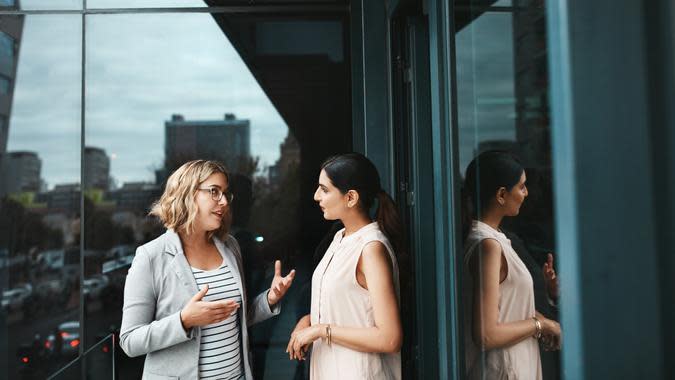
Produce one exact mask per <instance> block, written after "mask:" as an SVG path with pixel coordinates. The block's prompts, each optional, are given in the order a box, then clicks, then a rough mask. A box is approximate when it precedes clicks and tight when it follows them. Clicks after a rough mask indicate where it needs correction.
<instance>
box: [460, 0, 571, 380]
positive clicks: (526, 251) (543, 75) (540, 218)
mask: <svg viewBox="0 0 675 380" xmlns="http://www.w3.org/2000/svg"><path fill="white" fill-rule="evenodd" d="M504 3H505V2H501V1H500V2H497V3H495V4H494V5H492V6H486V5H485V4H484V2H480V1H475V2H467V3H466V4H462V3H461V2H460V3H457V4H456V5H455V25H456V32H455V54H456V60H457V61H456V62H457V63H456V69H457V71H456V75H457V124H458V150H459V152H458V153H459V161H458V164H459V168H458V172H459V173H460V174H461V175H462V178H463V183H462V186H461V188H458V189H457V191H458V192H460V193H461V192H464V194H463V195H464V196H466V197H467V198H466V199H468V194H467V193H470V192H471V191H469V189H471V188H474V187H475V188H476V189H475V194H481V193H482V192H484V191H486V190H485V189H482V188H481V187H484V186H490V183H491V181H490V180H480V181H479V180H478V178H481V177H480V174H476V176H471V177H470V178H471V179H473V180H474V181H476V182H475V183H471V184H470V183H466V181H469V180H471V179H468V178H469V177H467V176H466V173H467V167H468V166H469V163H470V162H471V161H474V160H475V163H474V164H475V169H476V173H480V172H481V171H487V170H492V169H493V168H492V167H491V165H492V163H491V162H488V161H486V160H488V158H485V159H484V161H485V162H483V161H481V159H480V157H487V156H479V155H480V154H481V153H484V152H490V151H502V152H508V153H509V154H512V155H513V156H515V157H516V158H517V159H518V160H519V161H520V163H521V165H522V167H523V168H524V173H525V176H526V180H525V182H524V186H525V188H526V189H527V196H526V197H525V199H524V201H523V203H522V206H521V207H520V210H519V212H518V213H517V215H513V213H511V215H510V216H507V217H506V218H504V219H503V220H502V221H501V223H500V224H499V230H500V232H503V234H504V235H505V236H506V238H507V239H508V240H509V241H510V245H511V247H512V248H513V251H514V252H515V253H516V254H517V258H516V259H515V261H516V262H515V263H509V264H507V265H504V263H502V268H506V267H508V266H509V265H516V264H518V263H523V264H524V265H525V267H526V268H527V274H526V275H525V276H524V277H525V278H526V277H527V275H529V277H531V279H532V284H533V287H532V288H530V292H532V291H534V293H533V294H534V304H535V305H534V306H535V310H536V311H537V312H539V313H541V315H543V316H544V317H546V318H548V319H551V320H554V321H558V320H559V316H558V285H557V282H556V281H552V282H549V281H547V280H546V276H545V270H544V265H545V263H547V261H548V260H549V255H551V258H550V260H552V262H553V263H554V264H553V269H554V270H555V269H556V268H557V266H556V265H555V263H556V262H557V255H555V246H556V242H555V234H554V230H555V228H554V227H555V226H554V220H555V215H554V212H553V199H554V196H553V177H552V173H553V171H552V162H551V144H550V128H551V126H550V117H549V100H548V99H549V98H548V93H549V86H548V75H549V73H548V65H547V54H546V53H547V39H546V17H545V8H544V4H543V2H539V1H514V2H513V3H512V4H504ZM507 5H508V6H507ZM502 175H503V174H502ZM518 176H519V175H518ZM517 179H518V178H515V179H514V180H515V182H513V183H512V185H514V186H515V185H517V184H516V182H517ZM500 186H501V184H500ZM507 187H508V186H507ZM495 190H496V188H495ZM507 190H511V189H507ZM481 200H482V197H481ZM464 202H466V203H472V202H471V201H470V200H465V201H464ZM463 206H464V207H465V208H466V209H472V208H473V209H474V212H466V213H465V214H471V215H463V218H464V217H471V218H476V219H477V220H480V219H482V217H481V216H479V215H477V214H480V213H481V212H479V211H482V212H485V213H488V209H490V207H491V205H489V204H479V205H477V207H476V205H474V204H471V205H463ZM463 223H464V224H467V223H468V221H467V220H463ZM462 228H463V231H464V230H465V229H467V232H466V233H468V229H469V226H464V225H463V226H462ZM463 238H464V239H466V237H463ZM470 244H471V243H470V242H468V241H465V242H464V248H465V249H466V250H467V251H465V253H464V255H467V256H465V257H474V256H476V255H479V254H480V253H479V252H482V250H481V249H480V248H475V250H476V251H478V252H474V251H473V250H470V248H471V245H470ZM468 255H472V256H468ZM503 258H504V259H506V256H503ZM464 260H465V259H464V258H463V262H464ZM474 260H479V262H482V261H481V260H480V259H474ZM507 261H509V260H507ZM470 267H471V266H466V265H465V266H463V267H462V273H461V276H458V278H464V279H467V281H466V282H464V283H463V284H459V287H460V291H461V292H462V294H465V293H466V292H473V294H471V295H468V296H467V297H466V299H473V302H474V303H475V302H477V301H476V299H484V294H481V293H482V290H477V291H475V289H474V288H475V286H473V285H475V284H477V283H476V282H474V283H473V284H472V282H473V281H480V279H481V278H482V277H483V276H484V275H485V274H484V272H482V270H483V269H481V268H482V267H481V268H479V269H476V272H474V271H472V270H471V269H470ZM514 269H515V268H513V269H508V268H507V269H506V271H507V272H508V271H514V272H515V270H514ZM503 270H504V269H503ZM469 279H471V281H469ZM501 281H504V282H503V283H501V285H500V291H503V292H506V290H502V286H503V287H509V286H511V285H509V284H510V283H511V280H510V279H503V280H501ZM513 281H515V280H513ZM562 281H564V279H562ZM481 286H483V285H481ZM463 287H465V288H463ZM466 288H471V289H473V290H469V289H466ZM481 289H482V288H481ZM503 302H504V301H503ZM474 307H475V306H474V305H473V304H466V303H465V304H464V305H463V308H464V310H463V313H464V314H465V316H466V319H465V324H464V327H463V330H464V332H465V334H466V335H467V336H468V335H469V334H471V333H472V331H473V326H474V325H475V324H476V323H487V322H486V318H488V317H487V316H486V315H485V313H477V311H476V309H474ZM484 307H487V306H484ZM501 307H502V309H506V308H507V307H511V306H507V305H505V304H502V305H501ZM533 316H534V312H533V313H532V315H530V316H523V318H520V319H523V320H525V319H530V318H531V317H533ZM500 318H505V316H502V315H501V314H500ZM511 318H514V317H513V316H511ZM516 319H517V318H516ZM500 321H501V319H500ZM530 322H532V321H530ZM532 324H533V323H532ZM530 327H531V326H530ZM474 339H475V338H474ZM472 344H473V343H467V345H468V346H471V345H472ZM468 346H467V347H464V348H465V351H469V350H470V349H471V347H468ZM508 347H509V346H508V345H507V346H506V348H502V347H500V348H499V349H507V350H508ZM542 347H543V346H542ZM540 351H541V353H540V356H541V362H542V365H541V367H542V372H543V378H544V379H558V378H560V360H559V355H558V351H548V350H544V349H541V350H540ZM472 360H473V359H472V358H470V354H468V353H467V362H466V366H467V369H466V371H467V373H469V372H471V371H472V370H473V371H476V369H475V368H474V369H472V368H470V367H472V366H475V364H474V363H472ZM482 360H483V363H486V361H487V360H488V359H487V357H483V358H482ZM485 365H488V364H485ZM483 371H487V369H485V368H484V369H483Z"/></svg>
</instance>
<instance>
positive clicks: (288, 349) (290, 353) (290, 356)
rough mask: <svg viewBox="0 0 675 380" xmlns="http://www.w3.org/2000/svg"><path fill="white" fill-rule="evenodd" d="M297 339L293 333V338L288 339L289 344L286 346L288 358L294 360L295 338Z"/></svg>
mask: <svg viewBox="0 0 675 380" xmlns="http://www.w3.org/2000/svg"><path fill="white" fill-rule="evenodd" d="M294 339H295V336H294V335H291V339H289V340H288V345H287V346H286V353H288V360H293V352H292V349H293V340H294Z"/></svg>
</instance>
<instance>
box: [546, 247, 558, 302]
mask: <svg viewBox="0 0 675 380" xmlns="http://www.w3.org/2000/svg"><path fill="white" fill-rule="evenodd" d="M543 271H544V280H545V282H546V290H547V291H548V295H549V296H550V297H551V298H553V299H558V276H556V274H555V269H554V268H553V254H552V253H549V254H548V260H547V261H546V262H545V263H544V267H543Z"/></svg>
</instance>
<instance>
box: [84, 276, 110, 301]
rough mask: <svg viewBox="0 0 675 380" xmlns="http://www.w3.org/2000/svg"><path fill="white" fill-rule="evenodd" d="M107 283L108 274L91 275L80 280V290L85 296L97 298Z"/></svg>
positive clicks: (108, 281)
mask: <svg viewBox="0 0 675 380" xmlns="http://www.w3.org/2000/svg"><path fill="white" fill-rule="evenodd" d="M109 283H110V280H108V276H106V275H103V274H97V275H93V276H91V277H88V278H85V279H84V281H82V292H83V293H84V296H85V297H90V298H98V297H100V296H101V292H102V291H103V290H104V289H105V288H106V287H107V286H108V284H109Z"/></svg>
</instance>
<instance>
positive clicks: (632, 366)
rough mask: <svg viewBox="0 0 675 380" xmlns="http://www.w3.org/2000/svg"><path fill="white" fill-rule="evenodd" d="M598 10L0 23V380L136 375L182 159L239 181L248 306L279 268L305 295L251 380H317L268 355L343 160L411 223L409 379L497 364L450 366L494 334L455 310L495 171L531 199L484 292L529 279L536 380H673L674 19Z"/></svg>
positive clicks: (339, 9) (517, 8)
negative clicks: (364, 170) (151, 265)
mask: <svg viewBox="0 0 675 380" xmlns="http://www.w3.org/2000/svg"><path fill="white" fill-rule="evenodd" d="M601 3H602V2H587V1H583V0H571V1H556V0H547V1H543V0H497V1H495V0H490V1H484V0H454V1H445V0H427V1H391V2H376V1H370V0H350V1H342V0H310V1H300V0H298V1H295V0H290V1H276V0H263V1H255V2H252V1H246V0H242V1H229V0H227V1H226V0H222V1H220V0H213V1H210V0H86V1H83V0H21V1H19V0H11V1H8V0H5V1H2V0H0V11H1V13H2V14H0V288H1V289H2V309H1V310H0V380H1V379H42V378H48V377H50V376H52V378H54V379H77V378H82V379H84V378H95V379H98V378H107V377H108V376H110V377H113V373H114V378H120V379H128V378H139V377H140V376H141V373H142V372H141V371H142V369H143V363H144V357H136V358H130V357H128V356H127V355H126V354H125V353H124V352H122V350H121V349H120V347H119V343H118V340H119V333H120V331H119V330H120V323H121V316H122V303H123V290H124V285H125V281H126V277H127V272H128V270H129V268H130V265H131V262H132V260H133V259H134V257H135V253H136V248H137V247H138V246H140V245H142V244H144V243H146V242H148V241H150V240H152V239H154V238H156V237H157V236H159V235H160V234H161V233H163V231H164V228H163V226H162V225H161V224H160V223H159V221H158V220H157V219H156V218H154V217H151V216H149V215H148V211H149V208H150V207H151V205H152V204H153V202H155V201H156V200H157V199H158V198H159V196H160V195H161V194H162V191H163V188H164V185H165V183H166V180H167V178H168V176H169V175H170V174H171V172H172V171H173V170H175V169H176V168H177V167H179V166H180V165H181V164H182V163H184V162H186V161H188V160H192V159H195V158H208V159H216V160H219V161H222V162H223V163H225V165H226V166H227V167H228V169H229V171H230V173H231V175H230V183H229V186H230V188H231V190H232V192H233V193H234V201H233V203H232V205H231V210H232V215H231V220H230V221H229V222H230V223H231V228H230V230H231V232H232V234H233V235H234V236H235V237H236V239H237V240H238V242H239V244H240V246H241V248H242V252H243V255H244V257H245V259H244V273H245V279H246V284H245V286H246V290H247V293H248V295H249V298H250V297H252V296H254V295H257V294H258V293H260V292H262V291H264V290H266V289H267V288H268V287H269V285H270V281H271V279H272V277H273V274H274V261H275V260H281V261H282V263H283V267H284V269H283V271H284V272H287V271H288V270H290V269H291V268H295V269H296V271H297V276H296V278H295V281H294V284H293V286H292V288H291V290H290V291H289V293H288V294H287V295H286V297H285V299H284V300H283V303H282V312H281V314H280V315H279V316H277V317H275V318H272V319H270V320H267V321H265V322H263V323H260V324H257V325H254V326H251V327H250V329H249V336H250V340H251V342H250V343H251V351H252V362H253V367H252V370H253V377H254V378H255V379H294V380H300V379H309V368H308V367H309V366H308V362H307V361H300V362H297V361H290V360H288V356H287V355H288V354H287V353H286V352H285V349H286V345H287V343H288V339H289V335H290V333H291V331H292V330H293V328H294V326H295V324H296V323H297V321H298V318H300V317H301V316H303V315H306V314H307V313H308V312H309V300H310V290H311V276H312V273H313V270H314V267H315V266H316V264H317V263H318V261H319V260H320V259H321V255H322V254H323V253H324V251H325V248H326V247H325V245H322V243H325V242H326V237H327V236H328V237H330V236H332V235H331V232H330V231H331V228H332V227H333V226H332V225H331V223H329V222H327V221H325V220H324V219H323V218H322V216H321V213H320V212H319V210H318V209H317V206H316V203H315V202H314V201H313V199H312V194H313V192H314V190H315V188H316V183H317V179H318V172H319V168H320V164H321V162H322V161H323V160H324V159H325V158H327V157H328V156H330V155H332V154H335V153H341V152H347V151H350V150H352V149H353V150H357V151H360V152H363V153H365V154H366V155H367V156H368V157H369V158H370V159H371V160H373V162H374V163H375V164H376V166H377V167H378V170H379V172H380V175H381V176H382V187H383V188H384V189H386V190H387V191H388V192H389V193H390V194H392V195H393V197H394V199H395V201H396V203H397V206H398V209H399V211H400V213H401V215H402V217H403V221H404V224H405V231H406V240H407V243H408V244H407V248H408V252H405V256H404V257H405V261H402V262H401V263H400V276H401V279H402V280H403V281H404V283H405V284H406V286H405V287H404V289H401V302H400V305H399V307H400V310H401V321H402V324H403V329H404V343H403V347H402V351H401V359H402V367H403V368H402V373H403V379H425V380H426V379H453V380H455V379H456V380H462V379H470V378H472V375H473V374H475V373H477V372H483V373H489V370H490V367H489V366H490V365H491V364H494V363H492V362H490V360H491V358H490V357H489V354H488V353H486V352H487V351H488V350H479V352H478V353H477V354H476V355H477V356H475V357H474V359H475V358H478V359H477V360H474V361H471V360H467V355H469V356H470V355H471V352H472V351H471V350H472V349H473V348H475V346H477V345H478V346H479V345H481V344H484V343H485V341H479V340H477V339H476V337H475V336H474V335H473V334H474V326H476V325H478V324H481V325H483V324H484V323H485V322H486V321H488V315H487V313H486V312H485V309H484V306H485V305H486V304H481V303H474V302H473V299H470V298H465V296H466V294H467V292H466V291H467V289H470V290H471V293H470V294H472V295H473V296H474V298H479V299H482V298H483V297H484V296H485V294H486V293H485V292H484V289H481V288H478V290H477V291H474V290H475V288H474V287H472V286H474V285H476V283H475V282H472V281H475V280H476V279H478V280H479V282H480V280H483V279H484V278H485V273H484V272H482V271H483V268H484V267H483V266H482V263H481V264H479V265H478V266H477V269H476V266H472V265H471V264H470V263H467V262H466V261H467V260H465V257H466V256H465V255H466V251H467V248H468V247H469V244H467V240H465V235H464V232H465V230H464V227H465V226H467V224H466V221H467V218H466V216H467V215H469V216H471V217H473V219H478V220H482V219H481V217H482V216H484V215H485V214H481V213H482V212H484V211H485V212H487V211H486V210H488V209H489V206H490V207H491V205H490V204H488V203H487V202H482V201H479V202H474V204H472V205H475V209H474V211H476V212H475V213H474V214H467V213H466V211H467V208H466V207H464V206H466V205H467V204H468V203H466V202H465V201H466V197H465V195H466V194H467V193H466V192H467V189H468V188H469V187H470V186H469V185H473V186H474V191H475V192H476V193H480V192H481V191H483V190H486V189H488V187H487V185H485V183H483V182H481V181H475V182H472V181H471V178H467V175H466V173H467V170H468V168H469V166H470V165H469V164H470V163H471V162H472V161H474V160H475V159H476V157H477V156H479V155H480V154H481V153H485V152H494V151H498V152H508V153H509V154H512V155H513V156H515V157H517V159H518V162H519V164H520V165H521V166H522V168H523V172H524V174H525V176H522V178H521V177H519V178H518V181H521V180H523V181H524V182H523V183H520V182H518V184H516V185H514V186H513V187H511V186H510V185H508V186H503V187H504V191H506V192H510V191H511V190H513V189H515V190H514V191H516V190H517V191H520V192H521V195H523V194H524V195H523V199H524V200H523V203H522V206H520V204H519V208H518V209H517V212H510V214H509V215H506V214H505V217H504V218H503V220H500V223H499V224H498V225H496V226H495V228H493V229H494V231H492V232H493V233H495V234H498V235H495V236H500V237H501V236H503V237H504V239H505V240H504V242H503V243H504V244H505V246H508V247H509V250H508V251H509V252H511V249H512V253H513V254H514V255H515V256H513V257H511V256H510V258H509V260H512V261H507V259H506V257H505V255H504V253H503V252H504V249H503V250H502V256H500V264H499V265H500V266H499V272H498V276H499V283H498V284H500V285H501V284H502V282H505V283H507V284H506V285H508V281H509V280H510V278H509V277H508V276H509V275H510V274H509V273H515V272H514V271H515V270H516V269H517V268H516V266H518V265H520V266H519V267H518V268H520V269H522V271H521V272H520V274H521V275H522V276H523V277H522V278H521V279H523V278H525V279H526V280H527V279H528V278H529V279H531V284H526V285H527V294H528V295H527V297H530V296H531V297H530V298H531V300H532V305H531V306H532V307H533V309H532V312H534V311H536V312H539V313H540V315H538V318H541V319H542V320H543V319H544V318H546V319H547V320H550V321H551V322H552V323H553V322H556V323H557V322H560V324H561V325H562V331H563V336H564V342H565V343H564V344H563V345H562V350H560V351H558V350H552V351H548V350H547V347H546V342H545V341H541V342H538V341H531V340H530V338H529V337H525V338H524V340H526V341H529V342H534V345H533V347H534V349H533V352H537V353H538V356H539V357H540V358H541V369H542V378H543V379H544V380H556V379H563V378H564V379H571V378H573V379H595V378H621V375H622V374H624V375H626V376H628V374H630V375H631V376H630V377H631V378H633V377H637V375H636V374H641V376H643V377H645V376H646V377H645V378H671V377H672V376H669V375H670V374H673V373H675V370H673V369H672V368H671V367H672V365H670V364H669V362H668V361H667V360H665V359H664V358H668V357H669V356H668V355H669V353H672V348H670V347H669V345H668V343H670V341H669V338H668V337H670V336H673V329H672V327H671V326H670V325H669V321H671V320H672V318H670V317H672V315H673V310H672V309H673V308H672V305H673V304H674V303H673V302H670V300H671V298H672V297H671V295H670V293H668V292H665V291H663V290H662V289H661V288H663V289H668V286H669V285H668V284H672V279H671V277H672V276H670V273H672V270H673V268H672V264H673V260H672V258H671V257H670V256H668V255H667V254H668V253H669V252H670V251H669V248H671V247H672V244H669V243H668V242H669V241H672V236H671V235H672V234H670V231H671V230H672V228H670V226H672V225H673V223H672V215H675V214H674V213H672V210H673V208H672V205H673V203H672V201H671V200H670V198H672V197H671V196H670V194H671V193H672V189H673V188H674V185H673V180H674V178H675V177H674V176H673V175H672V170H669V169H670V168H672V167H673V164H672V163H673V162H674V161H673V159H672V156H673V154H672V152H674V151H675V149H673V148H674V147H675V142H673V141H672V138H671V137H672V135H673V134H672V130H675V129H673V128H670V127H671V126H672V122H673V118H672V111H671V110H670V108H668V106H669V105H670V103H672V102H670V101H669V99H672V88H675V87H673V86H670V85H669V83H671V82H672V77H673V70H675V68H674V67H673V65H672V62H673V61H674V60H675V59H673V58H672V57H675V54H672V53H673V51H675V47H674V46H673V44H672V40H673V39H672V38H671V39H668V38H665V39H664V37H663V35H664V34H667V35H668V36H672V32H673V27H672V21H673V17H672V16H673V15H675V7H673V6H672V4H669V2H668V1H666V0H655V1H654V2H650V3H649V4H643V5H637V3H635V2H630V1H620V2H619V3H621V4H619V3H615V2H612V4H609V3H610V2H604V3H602V4H601ZM610 7H611V8H612V9H613V12H606V9H608V8H610ZM643 13H645V14H643ZM656 16H658V17H656ZM657 19H658V20H657ZM589 20H590V21H589ZM655 20H656V21H655ZM657 21H658V22H657ZM591 23H597V26H594V27H593V28H594V29H591V27H590V26H589V25H591ZM589 30H592V31H594V35H593V38H588V33H589ZM666 32H667V33H666ZM617 41H619V42H620V43H617ZM647 47H648V48H649V49H646V48H647ZM667 80H671V82H668V81H667ZM647 82H648V84H649V85H645V83H647ZM671 108H672V107H671ZM669 123H670V124H669ZM669 128H670V129H669ZM669 139H670V140H669ZM474 162H475V166H474V167H475V168H477V169H476V170H477V172H478V173H480V172H481V171H483V170H488V169H489V162H487V161H481V159H478V160H477V161H474ZM655 173H659V174H658V175H657V174H655ZM617 183H620V184H621V186H617ZM488 190H489V189H488ZM493 190H495V189H493ZM496 190H497V192H496V194H497V195H495V194H492V195H493V197H492V198H493V199H492V200H493V201H495V200H496V201H497V203H498V201H499V199H500V198H498V197H499V196H502V195H504V192H502V189H501V187H497V188H496ZM499 194H501V195H499ZM495 197H497V198H495ZM507 198H508V197H506V198H504V199H507ZM509 199H510V198H509ZM668 207H670V208H668ZM669 210H670V211H669ZM507 214H508V213H507ZM470 219H471V218H469V219H468V220H469V222H470ZM669 223H670V224H669ZM486 224H487V223H486ZM668 239H670V240H668ZM664 252H665V253H664ZM482 253H483V252H482V251H481V253H480V254H482ZM502 259H503V260H505V261H506V265H502V264H501V263H502V261H501V260H502ZM514 260H515V261H514ZM551 262H552V264H553V269H554V270H555V273H556V275H555V281H551V279H552V277H551V272H550V271H549V270H548V269H549V268H548V265H546V263H551ZM514 263H516V264H517V265H516V264H514ZM502 269H504V270H502ZM547 273H548V280H547ZM635 273H638V276H636V277H632V276H633V275H634V274H635ZM558 275H559V276H558ZM558 278H559V280H558ZM493 279H494V278H493ZM635 279H636V280H635ZM558 281H559V282H558ZM524 282H525V283H527V282H528V281H524ZM655 284H662V286H661V288H660V287H659V285H655ZM664 284H665V285H664ZM479 286H480V285H479ZM553 286H555V289H554V288H553ZM559 295H560V297H559ZM527 297H526V298H527ZM669 297H670V298H669ZM530 298H528V299H530ZM500 302H501V300H500ZM506 302H507V301H506V300H504V303H500V304H499V307H500V308H502V307H503V308H508V305H507V303H506ZM476 305H479V306H480V307H476ZM509 305H510V304H509ZM528 310H529V309H528ZM528 313H529V311H528ZM599 316H600V317H599ZM529 318H530V316H529V315H528V316H527V317H526V318H522V319H521V321H524V323H525V324H523V325H522V326H525V327H524V328H525V330H527V332H528V333H527V334H529V333H530V332H531V331H532V332H533V333H534V335H536V333H537V325H536V323H535V322H534V321H532V320H530V319H529ZM599 318H602V320H601V321H600V322H598V319H599ZM516 322H517V321H516ZM634 326H639V328H633V327H634ZM628 330H630V331H631V332H629V333H627V332H626V331H628ZM616 331H621V332H622V333H621V334H617V333H616ZM527 334H526V335H527ZM528 336H529V335H528ZM488 343H489V342H488ZM507 346H508V345H507ZM634 347H640V349H639V350H636V349H635V348H634ZM661 351H662V352H664V353H660V352H661ZM609 352H611V354H612V355H611V357H610V355H609V354H608V353H609ZM671 356H672V355H671ZM615 359H616V360H615ZM619 359H620V360H619ZM476 363H477V364H476ZM610 364H611V365H610ZM633 375H636V376H633ZM488 377H489V376H488Z"/></svg>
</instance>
